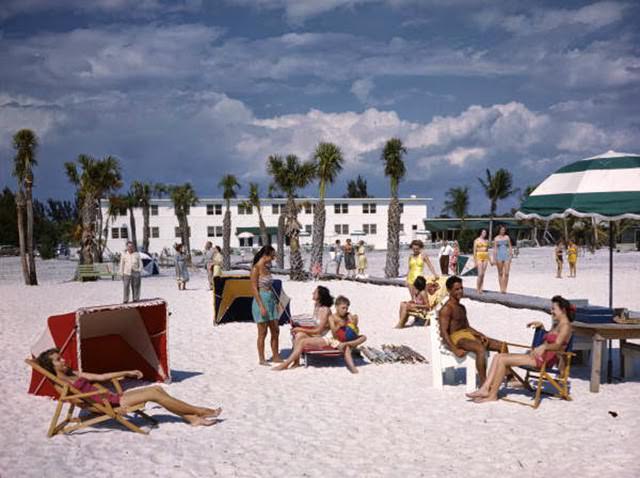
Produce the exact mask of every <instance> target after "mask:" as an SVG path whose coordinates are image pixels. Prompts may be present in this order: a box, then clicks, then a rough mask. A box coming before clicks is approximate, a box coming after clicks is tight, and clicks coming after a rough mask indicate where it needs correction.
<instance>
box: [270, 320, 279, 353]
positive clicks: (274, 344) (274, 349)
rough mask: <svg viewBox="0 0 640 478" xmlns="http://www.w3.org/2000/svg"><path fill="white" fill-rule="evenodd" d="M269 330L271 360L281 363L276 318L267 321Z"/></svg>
mask: <svg viewBox="0 0 640 478" xmlns="http://www.w3.org/2000/svg"><path fill="white" fill-rule="evenodd" d="M269 332H271V361H272V362H274V363H282V359H281V358H280V344H279V338H280V325H279V324H278V321H277V320H270V321H269Z"/></svg>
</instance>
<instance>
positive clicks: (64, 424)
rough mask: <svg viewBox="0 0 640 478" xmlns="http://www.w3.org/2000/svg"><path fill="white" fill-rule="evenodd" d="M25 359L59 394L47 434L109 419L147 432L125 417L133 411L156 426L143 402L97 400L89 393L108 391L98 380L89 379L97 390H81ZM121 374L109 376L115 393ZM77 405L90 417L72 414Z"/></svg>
mask: <svg viewBox="0 0 640 478" xmlns="http://www.w3.org/2000/svg"><path fill="white" fill-rule="evenodd" d="M25 362H26V363H27V364H28V365H29V366H30V367H32V368H33V369H34V370H35V371H37V372H38V373H40V374H41V375H43V376H44V377H46V378H47V379H48V380H50V381H51V382H52V383H53V385H54V387H55V389H56V390H57V391H58V393H59V394H60V396H59V397H58V403H57V405H56V409H55V412H54V414H53V417H52V418H51V422H50V424H49V429H48V431H47V436H48V437H49V438H51V437H53V436H55V435H58V434H60V433H62V434H65V433H71V432H73V431H76V430H80V429H82V428H86V427H89V426H91V425H96V424H98V423H102V422H106V421H108V420H115V421H117V422H118V423H120V424H122V425H123V426H125V427H126V428H128V429H129V430H131V431H134V432H136V433H141V434H143V435H147V434H148V432H147V431H145V430H143V429H142V428H140V427H138V426H137V425H135V424H133V423H132V422H131V421H130V420H129V419H128V418H127V415H128V414H130V413H134V414H136V415H138V416H140V417H142V418H144V419H145V420H147V421H149V422H151V423H152V425H153V426H156V425H157V424H158V422H157V420H155V419H154V418H152V417H150V416H149V415H147V414H146V413H145V412H144V403H140V404H136V405H133V406H130V407H115V408H114V407H113V406H112V405H111V404H110V403H109V402H108V400H107V399H103V400H102V403H98V402H96V401H94V400H93V399H92V398H90V397H92V396H94V395H96V394H99V393H108V392H109V390H107V389H106V388H105V387H104V386H102V385H100V384H99V383H92V385H93V386H94V387H95V388H96V390H97V391H91V392H86V393H82V392H81V391H80V390H78V389H77V388H75V387H74V386H73V385H71V384H69V383H67V382H65V381H63V380H61V379H59V378H58V377H56V376H55V375H53V374H52V373H50V372H49V371H48V370H45V369H44V368H42V367H41V366H40V365H39V364H38V362H36V361H35V360H33V359H26V360H25ZM122 378H123V377H118V378H113V379H111V382H112V384H113V387H114V388H115V390H116V392H117V393H118V394H122V386H121V385H120V380H122ZM65 405H68V406H69V407H68V409H67V413H66V414H65V417H64V419H62V420H61V421H60V416H61V415H62V412H63V408H64V406H65ZM76 408H77V409H78V411H79V412H80V411H82V410H84V411H88V412H90V413H91V414H92V415H93V416H91V417H89V418H81V417H80V416H79V414H78V416H75V417H74V412H75V410H76Z"/></svg>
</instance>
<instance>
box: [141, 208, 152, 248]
mask: <svg viewBox="0 0 640 478" xmlns="http://www.w3.org/2000/svg"><path fill="white" fill-rule="evenodd" d="M150 209H151V208H150V207H149V204H145V205H144V206H142V250H143V251H144V252H147V253H148V252H149V236H150V235H151V229H150V227H149V216H150V215H151V213H150Z"/></svg>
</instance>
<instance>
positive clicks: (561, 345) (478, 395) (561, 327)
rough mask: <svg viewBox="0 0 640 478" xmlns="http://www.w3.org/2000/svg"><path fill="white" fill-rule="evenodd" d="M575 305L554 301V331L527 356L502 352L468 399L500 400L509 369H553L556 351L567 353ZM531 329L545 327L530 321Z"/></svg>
mask: <svg viewBox="0 0 640 478" xmlns="http://www.w3.org/2000/svg"><path fill="white" fill-rule="evenodd" d="M573 314H574V310H573V306H572V305H571V304H570V303H569V301H568V300H567V299H565V298H563V297H561V296H559V295H556V296H554V297H553V298H552V299H551V317H552V318H553V328H552V329H551V330H550V331H549V332H547V333H546V334H545V336H544V342H543V343H542V344H541V345H538V346H537V347H536V348H535V349H533V350H531V352H529V353H526V354H509V353H501V354H498V355H496V357H495V358H494V359H493V361H492V362H491V368H490V369H489V374H488V375H487V380H486V381H485V382H484V383H483V384H482V387H480V388H479V389H478V390H476V391H475V392H472V393H468V394H467V396H468V397H469V398H472V399H473V401H474V402H476V403H481V402H490V401H495V400H497V399H498V389H499V388H500V383H501V382H502V381H503V380H504V377H505V376H506V375H507V373H508V372H509V367H519V366H523V365H525V366H526V365H528V366H530V367H536V368H540V367H542V365H543V364H546V365H547V367H552V366H554V365H556V364H557V363H558V354H557V353H556V352H560V351H564V350H565V349H566V347H567V344H568V343H569V340H570V339H571V322H572V321H573ZM527 326H528V327H534V328H538V327H542V326H543V325H542V323H541V322H531V323H530V324H528V325H527Z"/></svg>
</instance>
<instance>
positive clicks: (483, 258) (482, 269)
mask: <svg viewBox="0 0 640 478" xmlns="http://www.w3.org/2000/svg"><path fill="white" fill-rule="evenodd" d="M473 260H474V262H475V263H476V267H477V268H478V279H477V281H476V290H477V291H478V293H479V294H482V286H483V285H484V275H485V273H486V272H487V266H488V265H489V263H490V262H491V257H490V256H489V240H488V239H487V230H486V229H482V230H481V231H480V235H479V236H478V237H476V239H475V240H474V241H473Z"/></svg>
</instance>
